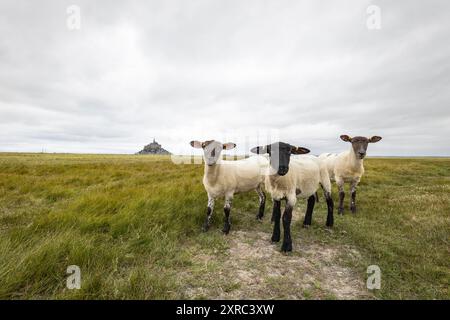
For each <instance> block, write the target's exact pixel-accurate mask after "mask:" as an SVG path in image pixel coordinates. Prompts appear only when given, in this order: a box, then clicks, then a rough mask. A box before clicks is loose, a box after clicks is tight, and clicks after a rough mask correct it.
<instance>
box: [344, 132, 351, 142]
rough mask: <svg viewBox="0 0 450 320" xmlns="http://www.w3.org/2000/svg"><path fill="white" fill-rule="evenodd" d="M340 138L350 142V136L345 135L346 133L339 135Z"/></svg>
mask: <svg viewBox="0 0 450 320" xmlns="http://www.w3.org/2000/svg"><path fill="white" fill-rule="evenodd" d="M341 139H342V140H343V141H345V142H352V138H350V136H348V135H346V134H343V135H342V136H341Z"/></svg>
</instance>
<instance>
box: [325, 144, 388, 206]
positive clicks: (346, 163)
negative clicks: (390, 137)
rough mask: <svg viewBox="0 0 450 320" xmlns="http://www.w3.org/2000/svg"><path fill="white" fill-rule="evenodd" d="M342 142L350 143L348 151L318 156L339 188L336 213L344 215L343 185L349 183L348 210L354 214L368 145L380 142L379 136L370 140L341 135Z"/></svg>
mask: <svg viewBox="0 0 450 320" xmlns="http://www.w3.org/2000/svg"><path fill="white" fill-rule="evenodd" d="M340 138H341V139H342V140H343V141H346V142H350V143H351V144H352V147H351V148H350V150H347V151H344V152H341V153H339V154H331V153H324V154H321V155H320V156H319V158H320V159H322V160H323V161H324V163H325V165H326V167H327V170H328V173H329V175H330V178H331V179H332V180H334V181H336V184H337V186H338V188H339V209H338V213H339V214H343V213H344V198H345V192H344V184H345V183H346V182H348V183H350V192H351V203H350V210H351V211H352V212H353V213H356V187H357V186H358V183H359V181H360V180H361V177H362V175H363V174H364V157H365V156H366V153H367V146H368V144H369V143H375V142H378V141H380V140H381V137H379V136H373V137H371V138H366V137H354V138H350V137H349V136H348V135H341V137H340Z"/></svg>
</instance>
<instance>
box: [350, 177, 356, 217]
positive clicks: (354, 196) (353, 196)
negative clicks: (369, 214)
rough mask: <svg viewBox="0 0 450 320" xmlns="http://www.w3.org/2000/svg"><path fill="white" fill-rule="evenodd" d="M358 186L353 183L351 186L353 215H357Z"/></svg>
mask: <svg viewBox="0 0 450 320" xmlns="http://www.w3.org/2000/svg"><path fill="white" fill-rule="evenodd" d="M357 185H358V182H356V181H355V182H353V183H352V186H351V195H352V200H351V202H350V210H351V211H352V213H356V186H357Z"/></svg>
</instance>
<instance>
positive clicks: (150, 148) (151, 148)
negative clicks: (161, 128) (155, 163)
mask: <svg viewBox="0 0 450 320" xmlns="http://www.w3.org/2000/svg"><path fill="white" fill-rule="evenodd" d="M136 154H171V153H170V152H169V151H167V150H166V149H163V148H161V145H160V144H159V143H158V142H156V141H155V139H153V142H152V143H150V144H148V145H146V146H145V147H144V149H142V150H141V151H139V152H138V153H136Z"/></svg>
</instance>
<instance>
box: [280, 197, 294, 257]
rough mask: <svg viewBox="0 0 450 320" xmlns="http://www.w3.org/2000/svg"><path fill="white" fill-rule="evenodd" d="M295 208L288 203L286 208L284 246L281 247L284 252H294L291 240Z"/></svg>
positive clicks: (284, 215)
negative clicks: (293, 210)
mask: <svg viewBox="0 0 450 320" xmlns="http://www.w3.org/2000/svg"><path fill="white" fill-rule="evenodd" d="M292 209H293V207H292V206H291V205H289V204H288V203H286V208H285V209H284V213H283V230H284V234H283V244H282V245H281V251H282V252H289V251H292V239H291V220H292Z"/></svg>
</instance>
